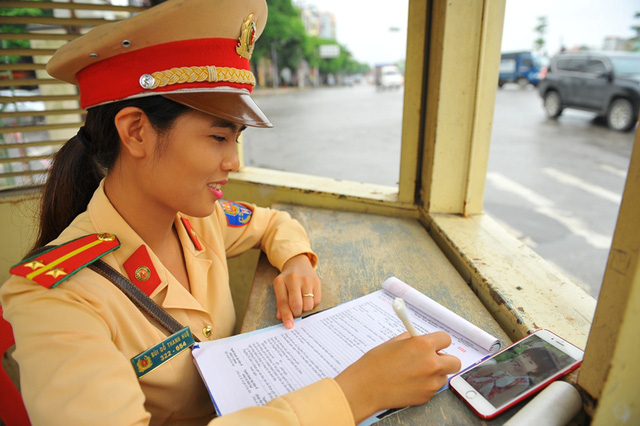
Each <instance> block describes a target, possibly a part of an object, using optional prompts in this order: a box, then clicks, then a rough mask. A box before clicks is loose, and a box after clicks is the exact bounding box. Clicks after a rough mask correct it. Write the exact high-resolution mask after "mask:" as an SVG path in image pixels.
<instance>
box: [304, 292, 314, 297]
mask: <svg viewBox="0 0 640 426" xmlns="http://www.w3.org/2000/svg"><path fill="white" fill-rule="evenodd" d="M302 297H314V295H313V293H303V294H302Z"/></svg>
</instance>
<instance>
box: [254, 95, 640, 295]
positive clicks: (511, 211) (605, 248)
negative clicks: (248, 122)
mask: <svg viewBox="0 0 640 426" xmlns="http://www.w3.org/2000/svg"><path fill="white" fill-rule="evenodd" d="M277 93H278V94H273V93H272V92H271V91H263V92H260V91H257V93H256V96H255V99H256V101H257V102H258V104H259V105H260V107H261V108H262V109H263V110H264V111H265V113H266V114H267V116H268V117H269V118H270V119H271V121H272V122H273V124H274V125H275V128H274V129H247V131H246V132H245V148H244V149H245V164H247V165H250V166H258V167H267V168H273V169H277V170H286V171H292V172H298V173H307V174H312V175H318V176H328V177H333V178H337V179H345V180H354V181H362V182H367V183H375V184H382V185H392V186H395V185H397V181H398V175H399V162H400V160H399V159H400V139H401V123H402V96H403V93H402V91H401V90H396V91H384V92H377V91H376V90H375V89H374V88H373V87H372V86H368V85H359V86H354V87H335V88H319V89H305V90H301V91H300V90H282V91H279V92H277ZM492 135H493V136H492V144H491V152H490V158H489V172H488V174H487V186H486V190H485V211H486V212H487V213H488V214H490V215H491V216H492V217H494V218H495V219H496V220H498V221H499V222H501V223H502V224H503V225H504V226H505V227H506V228H507V229H509V230H510V231H511V232H512V233H513V234H514V235H516V236H517V237H518V238H519V239H521V240H522V241H523V242H525V243H526V244H527V245H528V246H530V247H531V248H532V249H533V250H534V251H536V252H537V253H538V254H540V255H541V256H542V257H544V258H545V259H547V260H548V261H550V262H552V263H554V264H555V265H557V266H558V267H559V268H560V269H562V270H563V271H564V272H565V273H566V274H567V275H568V276H569V277H570V278H571V279H572V280H573V281H575V282H576V283H577V284H578V285H581V286H582V287H584V288H585V290H587V291H588V292H589V293H590V294H591V295H592V296H594V297H597V295H598V292H599V289H600V284H601V282H602V277H603V274H604V269H605V265H606V261H607V256H608V252H609V246H610V244H611V238H612V236H613V231H614V229H615V223H616V219H617V214H618V209H619V206H620V199H621V196H622V191H623V189H624V182H625V178H626V172H627V168H628V165H629V158H630V155H631V149H632V145H633V138H634V134H633V133H618V132H614V131H612V130H609V129H608V128H607V127H606V125H605V124H603V122H602V121H599V120H594V114H592V113H586V112H581V111H571V110H565V112H564V113H563V114H562V116H561V117H560V118H559V119H558V120H550V119H547V118H546V116H545V115H544V110H543V109H542V103H541V100H540V97H539V96H538V94H537V92H536V90H535V89H534V88H533V87H529V88H528V89H525V90H522V89H520V88H519V87H518V86H515V85H513V86H511V85H506V86H504V87H503V88H502V89H500V90H498V93H497V97H496V110H495V116H494V126H493V133H492Z"/></svg>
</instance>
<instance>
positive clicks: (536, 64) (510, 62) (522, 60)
mask: <svg viewBox="0 0 640 426" xmlns="http://www.w3.org/2000/svg"><path fill="white" fill-rule="evenodd" d="M547 64H548V59H547V58H545V57H542V56H537V55H534V54H533V53H531V52H528V51H523V52H504V53H502V55H501V56H500V75H499V76H498V87H502V86H504V85H505V84H506V83H517V84H518V85H519V86H520V87H522V88H525V87H527V86H528V85H529V84H533V85H534V86H537V85H538V82H539V81H540V71H541V70H542V69H543V68H544V67H545V66H546V65H547Z"/></svg>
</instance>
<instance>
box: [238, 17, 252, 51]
mask: <svg viewBox="0 0 640 426" xmlns="http://www.w3.org/2000/svg"><path fill="white" fill-rule="evenodd" d="M255 42H256V23H255V21H253V13H251V14H249V16H247V17H246V18H245V19H244V21H242V33H241V34H240V38H239V39H238V45H237V46H236V52H237V53H238V55H240V57H242V58H245V59H251V55H253V48H254V47H255Z"/></svg>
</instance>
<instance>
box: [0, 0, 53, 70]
mask: <svg viewBox="0 0 640 426" xmlns="http://www.w3.org/2000/svg"><path fill="white" fill-rule="evenodd" d="M38 1H42V0H37V1H35V2H34V3H37V2H38ZM24 3H25V4H26V3H27V2H24ZM0 16H34V17H37V16H53V11H52V10H43V9H38V8H31V7H15V8H9V7H2V8H0ZM0 32H1V33H4V34H9V33H19V34H21V33H26V32H27V26H26V25H25V24H0ZM2 47H3V48H5V49H28V48H29V40H5V41H3V42H2ZM20 58H21V57H20V56H5V61H6V62H8V63H16V62H19V61H20Z"/></svg>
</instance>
